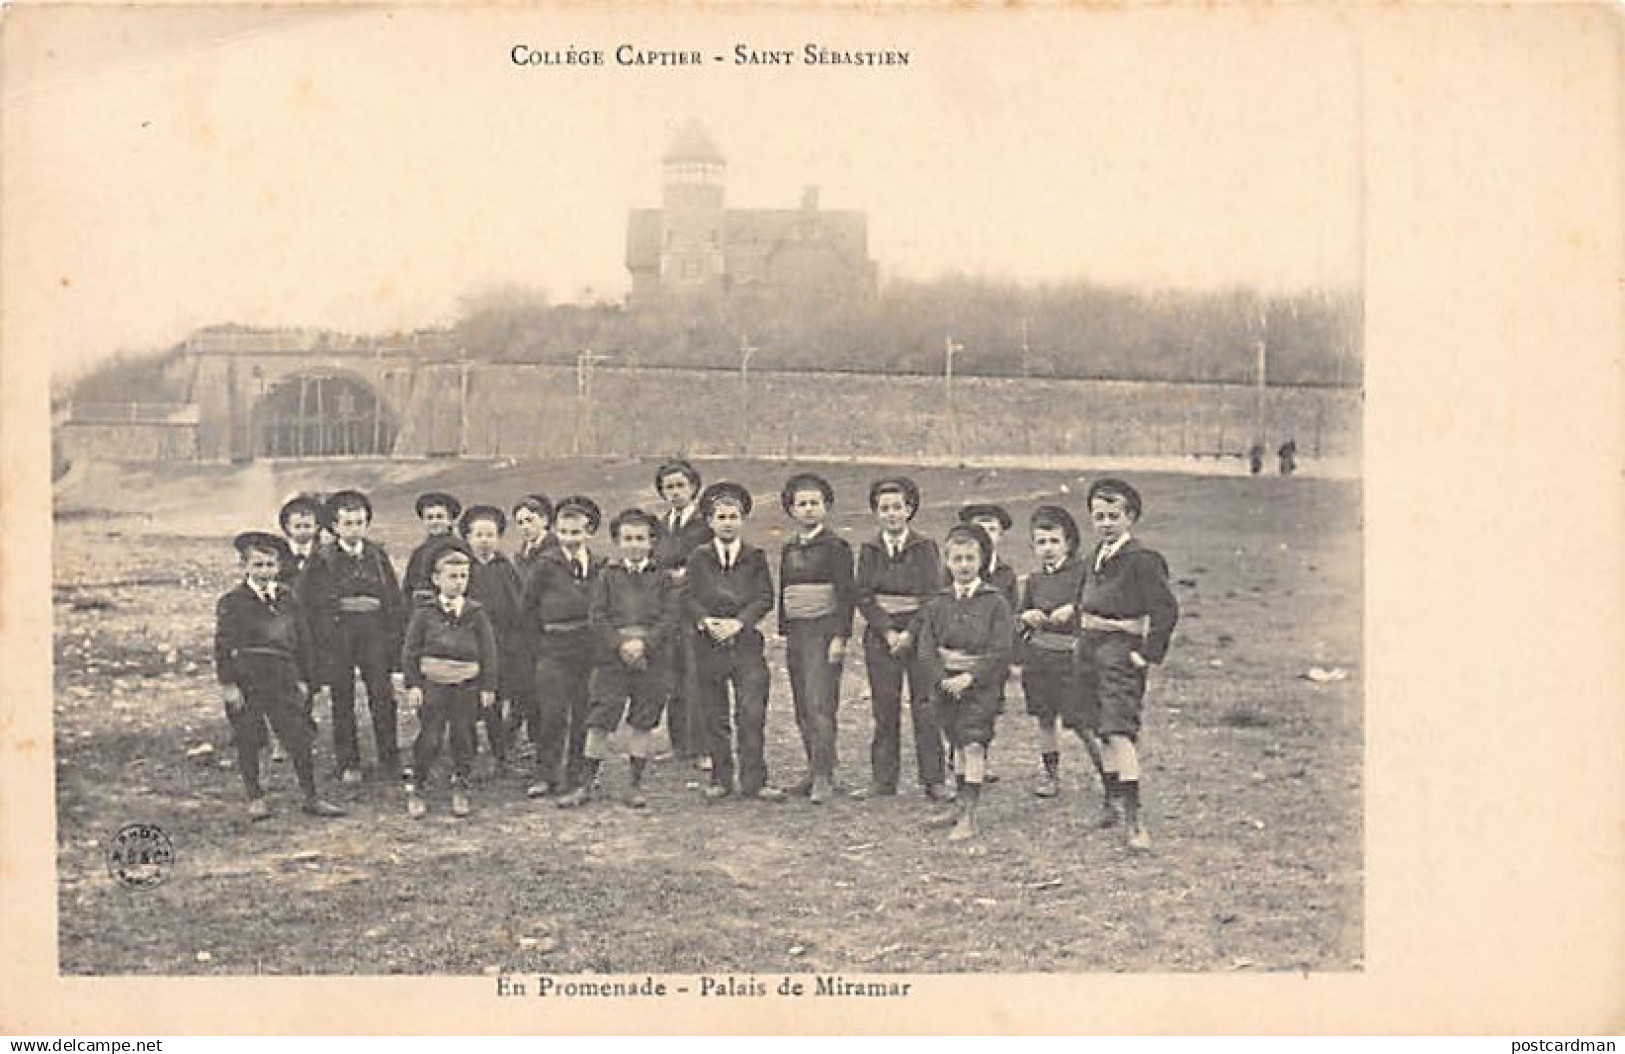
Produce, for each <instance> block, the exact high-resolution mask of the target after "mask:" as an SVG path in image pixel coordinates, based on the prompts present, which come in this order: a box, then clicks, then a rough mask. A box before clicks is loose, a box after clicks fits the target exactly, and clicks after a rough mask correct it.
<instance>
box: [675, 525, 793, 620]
mask: <svg viewBox="0 0 1625 1054" xmlns="http://www.w3.org/2000/svg"><path fill="white" fill-rule="evenodd" d="M773 597H774V593H773V572H772V571H770V570H769V569H768V566H767V554H766V553H764V552H762V550H760V549H758V548H756V547H755V546H754V545H751V544H750V543H748V542H743V541H742V542H740V543H739V557H738V559H737V560H736V561H735V562H734V566H733V567H732V568H731V569H730V570H727V571H724V570H723V569H722V563H721V560H720V559H719V558H718V556H717V547H716V546H715V545H714V544H711V543H709V542H707V543H706V544H705V545H701V546H698V547H696V548H695V549H694V551H693V552H692V553H690V554H689V557H688V579H687V581H685V582H684V583H683V615H684V618H685V620H686V621H687V622H688V624H689V625H690V626H697V625H698V624H699V622H700V620H701V619H704V618H736V619H738V620H739V621H740V622H743V623H744V624H745V628H744V629H743V630H741V631H740V633H739V637H738V639H739V640H740V641H741V642H742V643H750V642H752V641H754V643H756V644H757V645H760V644H761V642H762V634H761V631H760V630H758V629H757V628H756V624H757V623H758V622H760V621H762V619H763V618H765V617H766V616H767V613H768V612H770V611H772V610H773Z"/></svg>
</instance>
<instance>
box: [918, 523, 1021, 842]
mask: <svg viewBox="0 0 1625 1054" xmlns="http://www.w3.org/2000/svg"><path fill="white" fill-rule="evenodd" d="M943 555H944V558H945V559H946V561H947V564H948V572H949V574H950V575H951V576H952V579H953V582H952V585H951V587H950V589H949V590H948V591H946V592H943V593H941V594H939V595H938V596H937V597H936V598H935V599H933V600H932V601H931V602H930V603H928V604H927V605H926V606H925V609H924V610H923V611H922V612H921V613H920V623H919V651H920V664H921V665H922V666H923V667H924V668H925V670H926V676H927V677H928V678H929V682H928V683H929V684H930V685H931V687H932V689H933V691H934V692H935V693H936V707H937V713H938V715H939V720H940V721H941V722H942V729H943V731H944V732H945V733H946V734H947V738H948V743H949V745H950V746H951V747H952V749H953V751H954V754H955V756H956V757H957V758H958V759H959V773H958V777H959V788H958V791H959V793H958V809H957V813H956V815H955V817H954V829H953V832H952V833H951V834H950V835H949V836H948V837H949V838H950V839H951V840H953V841H963V840H964V839H967V838H971V837H974V836H975V834H976V806H977V802H978V800H979V799H980V798H981V793H982V782H983V777H984V776H985V775H986V769H987V748H988V745H989V744H990V743H992V742H993V725H994V723H995V721H996V720H997V718H998V714H999V693H1000V692H1001V690H1002V689H1003V687H1004V682H1005V680H1006V678H1008V677H1009V675H1010V656H1011V652H1012V650H1013V647H1014V643H1015V616H1014V615H1013V614H1011V612H1010V605H1009V604H1008V603H1006V602H1005V599H1004V597H1003V595H1001V594H1000V593H999V591H998V590H996V589H994V588H993V587H992V586H991V585H989V584H988V583H987V581H986V575H987V572H988V566H989V564H990V563H991V562H992V558H993V541H992V539H990V538H989V537H988V536H987V532H986V531H984V530H982V529H981V528H980V527H978V526H976V525H975V524H971V523H961V524H957V525H956V526H954V527H953V528H951V529H950V530H949V531H948V536H947V537H946V538H945V539H944V540H943Z"/></svg>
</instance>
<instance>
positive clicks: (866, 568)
mask: <svg viewBox="0 0 1625 1054" xmlns="http://www.w3.org/2000/svg"><path fill="white" fill-rule="evenodd" d="M869 508H870V509H871V510H872V511H873V512H874V514H875V518H876V520H878V521H879V525H880V531H879V533H878V534H877V535H875V536H874V537H872V538H869V539H867V540H865V541H864V543H863V546H862V548H860V549H859V551H858V570H857V579H856V587H857V606H858V610H859V611H861V612H862V613H863V620H864V622H865V623H866V626H865V628H864V632H863V661H864V665H865V667H867V669H868V672H869V698H870V701H871V705H872V706H873V708H874V722H875V730H874V738H873V740H872V742H871V743H870V746H869V761H870V766H871V770H872V776H871V780H870V784H869V786H868V787H867V788H860V789H859V790H857V791H854V792H853V795H852V796H853V797H854V798H859V799H862V798H867V797H870V796H873V795H890V794H896V793H897V780H898V775H899V772H900V769H901V757H900V752H901V733H902V712H903V681H904V679H905V678H906V679H907V681H908V692H909V712H910V715H911V719H912V723H913V726H914V753H915V759H916V762H917V764H918V770H919V779H920V783H921V785H922V786H924V788H925V793H926V795H927V796H928V797H930V798H931V799H932V800H934V801H947V800H950V799H951V798H952V792H951V791H949V789H948V787H947V783H946V777H945V772H944V763H943V753H942V732H941V729H940V728H939V727H938V725H937V718H936V713H935V710H934V709H933V706H932V701H931V697H932V691H931V682H930V681H929V680H927V679H926V678H927V671H926V670H925V669H924V668H923V667H922V666H921V665H920V663H919V659H918V655H917V653H916V651H915V647H914V643H915V640H914V636H915V621H916V620H917V619H918V617H919V614H920V610H921V608H923V607H924V606H925V603H926V601H928V600H929V599H930V598H932V597H933V596H935V595H936V594H937V592H938V590H940V589H941V588H942V587H943V584H944V578H943V566H942V559H941V557H940V556H939V555H938V553H937V543H935V542H933V541H932V540H931V539H929V538H926V537H925V536H923V535H921V534H919V533H918V532H916V531H914V530H913V529H912V528H911V527H910V526H909V524H910V522H911V521H912V520H913V519H914V516H915V514H916V513H917V512H919V509H920V489H919V488H918V487H917V486H915V485H914V481H913V480H911V479H908V478H906V477H903V476H896V477H892V478H888V479H882V480H877V481H876V482H875V483H874V484H873V485H872V486H871V487H870V488H869Z"/></svg>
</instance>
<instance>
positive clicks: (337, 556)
mask: <svg viewBox="0 0 1625 1054" xmlns="http://www.w3.org/2000/svg"><path fill="white" fill-rule="evenodd" d="M299 595H300V598H301V599H302V600H303V601H304V605H305V611H306V614H307V616H308V618H309V619H310V628H311V631H312V632H313V633H314V634H315V637H316V647H317V652H318V660H319V661H320V660H321V659H323V658H324V657H325V654H326V652H327V651H328V650H329V649H327V648H326V647H325V642H327V641H331V640H333V639H335V637H336V635H337V632H338V624H339V607H338V604H339V601H340V600H341V599H342V598H344V597H352V596H369V597H373V598H375V599H376V600H378V601H379V603H380V608H379V620H380V623H381V625H382V627H383V630H384V633H385V634H386V635H388V637H389V641H390V645H391V646H390V648H389V654H390V655H391V662H393V661H394V656H396V655H398V654H399V652H400V641H401V635H402V634H403V633H405V631H406V616H407V605H406V598H405V597H404V596H403V595H402V594H401V584H400V581H399V580H398V579H397V578H396V577H395V567H394V565H393V564H391V563H390V561H389V553H388V552H386V551H385V550H384V547H383V546H382V545H380V544H379V543H377V542H375V541H372V540H371V539H363V541H362V543H361V556H360V558H356V557H352V556H351V555H350V554H349V553H347V552H345V551H344V548H343V547H342V546H340V545H338V544H337V543H334V544H333V545H331V546H324V547H323V548H322V549H320V550H318V551H317V553H316V555H315V556H313V557H311V560H310V563H309V564H308V565H307V566H306V567H305V579H304V586H303V588H302V589H301V590H300V594H299Z"/></svg>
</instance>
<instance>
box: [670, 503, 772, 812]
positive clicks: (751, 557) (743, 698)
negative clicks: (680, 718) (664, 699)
mask: <svg viewBox="0 0 1625 1054" xmlns="http://www.w3.org/2000/svg"><path fill="white" fill-rule="evenodd" d="M750 509H751V497H750V491H748V490H746V489H745V488H744V487H742V486H740V485H739V484H737V483H713V484H711V486H709V487H707V488H706V489H705V493H704V494H702V495H701V496H700V510H701V512H702V513H703V514H704V516H705V518H706V521H707V522H708V523H709V524H710V525H711V533H712V534H713V535H714V536H715V537H713V539H712V540H711V543H710V544H708V545H703V546H701V547H700V548H698V549H696V550H694V552H693V553H692V554H691V555H690V557H689V560H688V575H687V578H686V581H685V582H684V591H685V592H684V597H683V612H684V618H685V621H686V622H687V623H688V626H689V627H691V630H690V632H692V634H693V636H694V640H695V642H696V643H695V645H694V651H695V666H696V670H697V672H698V674H699V680H700V688H701V691H702V692H703V693H704V694H703V696H702V698H703V699H704V701H705V706H704V712H705V715H706V730H707V732H708V733H709V739H710V747H711V784H710V786H708V787H706V788H705V796H706V797H707V798H709V799H712V800H716V799H719V798H726V797H727V796H728V795H730V794H732V793H733V790H734V726H735V725H737V726H738V729H739V790H740V792H741V793H742V794H743V795H744V796H745V797H747V798H755V799H757V800H758V801H782V800H783V799H784V792H783V791H781V790H779V789H778V788H777V787H771V786H768V783H767V758H766V756H765V754H764V753H763V739H764V735H765V732H766V728H767V695H768V676H767V660H766V658H765V657H764V656H763V653H762V646H763V642H762V634H761V631H760V630H758V629H757V628H756V624H757V623H758V622H760V621H761V620H762V619H763V618H764V617H765V616H766V615H767V613H768V612H769V611H772V610H773V573H772V572H771V571H770V570H768V566H767V554H766V553H764V552H762V550H760V549H758V548H756V547H755V546H753V545H748V544H746V543H745V541H744V540H743V539H742V538H741V537H740V535H741V534H742V533H743V531H744V528H745V517H747V516H749V515H750ZM730 687H731V688H732V689H733V707H732V710H733V713H732V714H731V715H730V712H729V709H730V708H729V703H728V690H729V688H730Z"/></svg>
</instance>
